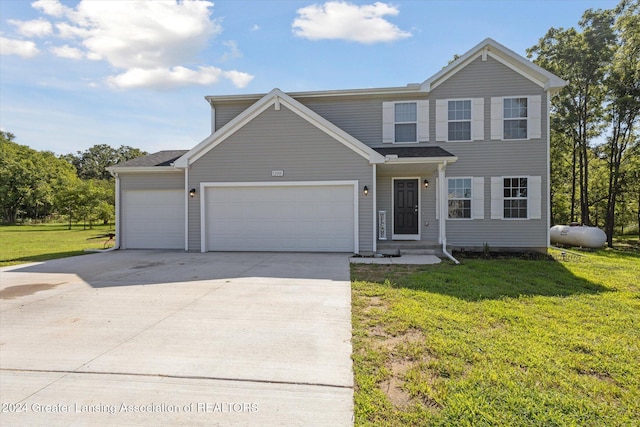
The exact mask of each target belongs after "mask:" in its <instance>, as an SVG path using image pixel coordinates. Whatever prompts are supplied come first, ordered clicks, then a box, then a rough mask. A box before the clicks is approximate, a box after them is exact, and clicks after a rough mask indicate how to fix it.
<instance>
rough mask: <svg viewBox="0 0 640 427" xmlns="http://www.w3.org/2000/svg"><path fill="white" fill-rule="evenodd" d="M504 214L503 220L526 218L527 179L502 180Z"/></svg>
mask: <svg viewBox="0 0 640 427" xmlns="http://www.w3.org/2000/svg"><path fill="white" fill-rule="evenodd" d="M503 183H504V191H503V198H504V214H503V218H511V219H514V218H518V219H520V218H524V219H527V218H528V214H527V202H528V200H529V197H528V195H527V190H528V179H527V178H526V177H516V178H504V181H503Z"/></svg>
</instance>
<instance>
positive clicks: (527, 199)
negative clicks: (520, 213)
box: [502, 175, 531, 221]
mask: <svg viewBox="0 0 640 427" xmlns="http://www.w3.org/2000/svg"><path fill="white" fill-rule="evenodd" d="M513 178H516V179H521V178H526V179H527V197H504V180H505V179H513ZM530 183H531V177H530V176H528V175H507V176H503V177H502V212H503V214H502V219H504V220H505V221H528V220H529V219H531V218H529V217H530V213H531V212H530V210H531V207H530V206H531V200H530V197H531V196H530V194H529V193H530V192H529V189H530V188H531V185H530ZM505 200H526V201H527V217H526V218H506V217H505V216H504V201H505Z"/></svg>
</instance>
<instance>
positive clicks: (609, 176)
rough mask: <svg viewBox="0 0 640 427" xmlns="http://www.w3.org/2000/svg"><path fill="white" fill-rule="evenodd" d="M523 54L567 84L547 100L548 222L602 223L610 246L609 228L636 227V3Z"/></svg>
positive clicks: (639, 20)
mask: <svg viewBox="0 0 640 427" xmlns="http://www.w3.org/2000/svg"><path fill="white" fill-rule="evenodd" d="M527 52H528V55H529V57H534V62H535V63H536V64H538V65H540V66H542V67H544V68H546V69H547V70H549V71H551V72H553V73H555V74H557V75H559V76H560V77H562V78H564V79H566V80H567V81H568V82H569V85H568V86H566V87H565V88H563V89H562V90H561V91H560V93H559V94H558V95H557V96H555V97H554V98H553V99H552V116H551V130H552V134H551V152H550V158H551V203H552V206H551V212H552V221H553V223H555V224H559V223H567V222H569V221H579V222H583V223H585V224H588V225H596V226H600V227H602V226H604V228H605V231H606V233H607V237H608V241H609V245H610V246H611V245H612V238H613V234H614V229H615V226H616V225H618V226H625V225H629V224H633V223H634V222H637V224H640V194H639V193H638V192H637V191H636V188H637V187H638V186H640V184H639V183H638V180H639V179H640V177H639V176H638V173H637V165H638V161H637V159H638V156H639V155H640V152H639V151H640V150H638V145H639V144H638V140H639V138H640V137H639V132H638V124H639V123H640V2H638V0H622V1H621V2H620V3H619V5H618V6H617V7H616V8H614V9H611V10H591V9H590V10H587V11H585V12H584V14H583V17H582V19H581V20H580V22H579V30H577V29H575V28H569V29H563V28H551V29H550V30H549V31H548V32H547V34H546V35H545V36H544V37H543V38H541V39H540V41H539V43H538V44H537V45H535V46H533V47H531V48H530V49H528V51H527ZM636 219H637V221H636Z"/></svg>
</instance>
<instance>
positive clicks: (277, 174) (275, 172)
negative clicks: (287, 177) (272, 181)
mask: <svg viewBox="0 0 640 427" xmlns="http://www.w3.org/2000/svg"><path fill="white" fill-rule="evenodd" d="M271 176H284V171H271Z"/></svg>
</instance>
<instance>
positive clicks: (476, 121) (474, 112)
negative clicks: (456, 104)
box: [436, 98, 484, 143]
mask: <svg viewBox="0 0 640 427" xmlns="http://www.w3.org/2000/svg"><path fill="white" fill-rule="evenodd" d="M450 101H470V102H471V118H470V119H468V120H449V102H450ZM459 122H469V123H470V127H471V129H470V135H469V136H470V137H471V139H456V140H450V139H449V123H459ZM436 140H437V141H445V142H454V143H455V142H473V141H482V140H484V98H449V99H437V100H436Z"/></svg>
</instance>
